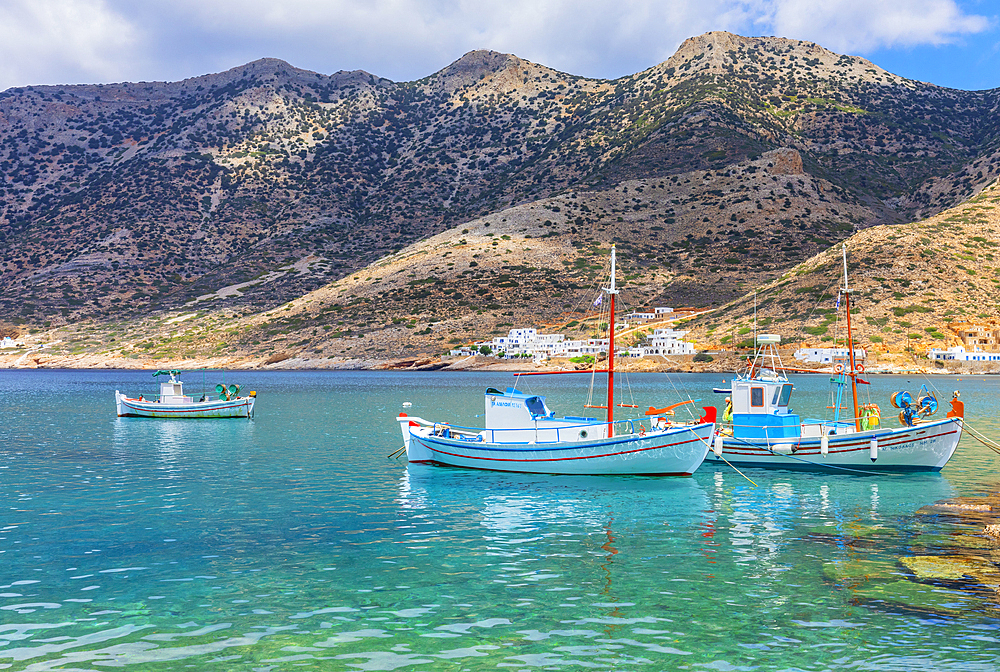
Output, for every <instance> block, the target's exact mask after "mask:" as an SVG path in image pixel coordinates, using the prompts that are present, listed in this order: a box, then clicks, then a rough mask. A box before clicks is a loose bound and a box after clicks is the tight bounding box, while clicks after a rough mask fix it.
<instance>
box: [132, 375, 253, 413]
mask: <svg viewBox="0 0 1000 672" xmlns="http://www.w3.org/2000/svg"><path fill="white" fill-rule="evenodd" d="M180 374H181V372H180V371H177V370H170V371H157V372H156V373H154V374H153V377H154V378H156V377H159V376H169V377H170V379H169V380H167V381H160V394H159V395H157V396H156V397H155V398H153V399H146V398H144V397H143V396H142V395H139V397H138V398H132V397H127V396H125V395H124V394H122V393H121V392H119V391H118V390H115V405H116V407H117V410H118V417H121V418H127V417H141V418H252V417H253V406H254V402H255V401H256V400H257V393H256V392H250V393H249V394H248V395H247V396H245V397H241V396H240V394H239V393H240V386H239V385H229V386H228V387H227V386H226V385H216V386H215V392H216V395H217V396H215V397H214V398H210V397H209V395H207V394H203V395H201V397H200V398H199V399H198V400H197V401H195V399H194V397H191V396H187V395H185V394H184V383H183V382H181V381H180V380H179V379H178V376H179V375H180Z"/></svg>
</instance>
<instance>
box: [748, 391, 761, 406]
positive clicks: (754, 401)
mask: <svg viewBox="0 0 1000 672" xmlns="http://www.w3.org/2000/svg"><path fill="white" fill-rule="evenodd" d="M750 405H751V406H758V407H759V406H763V405H764V388H763V387H751V388H750Z"/></svg>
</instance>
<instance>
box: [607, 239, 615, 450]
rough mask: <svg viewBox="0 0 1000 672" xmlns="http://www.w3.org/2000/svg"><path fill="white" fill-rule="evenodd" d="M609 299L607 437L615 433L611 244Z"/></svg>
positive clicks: (612, 266)
mask: <svg viewBox="0 0 1000 672" xmlns="http://www.w3.org/2000/svg"><path fill="white" fill-rule="evenodd" d="M604 291H606V292H607V293H608V297H609V298H610V299H611V305H610V306H609V309H610V311H611V317H610V321H609V325H610V326H609V328H608V438H609V439H610V438H611V437H612V436H614V434H615V428H614V422H615V410H614V409H615V294H617V293H618V290H616V289H615V246H614V245H612V246H611V286H610V287H609V288H607V289H605V290H604Z"/></svg>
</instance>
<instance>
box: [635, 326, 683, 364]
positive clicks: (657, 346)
mask: <svg viewBox="0 0 1000 672" xmlns="http://www.w3.org/2000/svg"><path fill="white" fill-rule="evenodd" d="M687 333H688V332H686V331H678V330H677V329H673V328H671V327H661V328H659V329H654V330H653V333H652V334H651V335H649V336H647V337H646V340H645V341H644V342H642V343H640V344H639V345H637V346H635V347H634V348H629V350H628V354H629V356H631V357H649V356H653V355H661V356H663V355H693V354H695V352H696V350H695V347H694V343H691V342H688V341H682V340H681V337H682V336H684V335H686V334H687Z"/></svg>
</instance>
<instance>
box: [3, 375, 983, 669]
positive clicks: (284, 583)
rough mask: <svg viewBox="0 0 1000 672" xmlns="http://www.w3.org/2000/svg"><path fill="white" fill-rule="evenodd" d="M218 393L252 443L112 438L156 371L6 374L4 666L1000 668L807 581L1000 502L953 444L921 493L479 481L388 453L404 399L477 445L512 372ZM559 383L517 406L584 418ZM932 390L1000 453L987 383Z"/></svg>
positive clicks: (249, 378) (880, 485)
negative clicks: (465, 428)
mask: <svg viewBox="0 0 1000 672" xmlns="http://www.w3.org/2000/svg"><path fill="white" fill-rule="evenodd" d="M196 378H200V376H199V375H198V374H189V375H188V376H187V382H188V389H189V390H190V391H192V392H196V391H199V390H200V385H201V380H200V379H198V380H196ZM216 378H218V376H216ZM226 378H227V380H226V382H227V383H228V382H240V383H242V384H244V389H245V390H246V389H256V390H258V392H259V397H258V404H257V411H256V412H257V417H256V419H255V420H254V421H246V420H223V421H165V420H148V419H131V418H121V419H119V418H116V417H114V403H113V394H112V393H113V391H114V390H115V389H116V388H119V389H122V390H123V391H129V392H130V393H135V392H140V391H141V392H145V393H147V394H148V393H150V392H153V391H155V388H154V385H153V383H152V379H151V378H150V376H149V372H123V371H110V372H109V371H61V372H52V371H0V669H16V670H50V669H60V670H98V669H100V670H106V669H109V668H126V669H143V670H146V669H149V670H172V669H191V668H194V669H217V670H290V669H301V668H306V669H322V670H398V669H403V670H437V669H454V670H485V669H503V670H589V669H596V670H605V669H645V670H661V669H706V670H736V669H865V670H913V669H927V670H931V669H961V670H994V669H998V668H1000V635H998V634H997V633H998V631H1000V619H997V618H996V612H994V611H990V610H989V609H988V608H985V607H984V606H983V604H982V603H981V602H979V601H977V600H972V599H969V595H968V594H965V593H959V592H957V591H945V589H944V588H941V587H938V588H935V587H933V586H929V585H918V584H914V585H915V586H916V587H917V589H918V590H920V591H924V590H925V591H934V592H935V595H936V596H937V598H938V599H937V603H940V604H944V605H945V607H946V608H945V609H944V613H933V612H926V611H920V610H914V609H908V608H905V607H900V605H899V604H894V603H888V602H881V601H879V600H873V599H871V596H870V595H866V594H864V593H863V591H859V590H858V589H857V586H856V585H854V584H851V583H850V582H844V581H838V580H836V579H834V580H831V579H830V578H825V577H824V573H823V570H824V562H826V563H830V562H838V563H846V562H857V561H868V560H871V561H886V562H889V563H894V562H895V560H896V559H897V558H898V557H900V556H905V555H914V554H933V553H934V551H935V549H934V548H929V547H928V546H927V543H928V542H927V539H934V538H935V537H933V536H928V535H937V534H946V533H949V532H950V531H951V529H952V528H950V527H949V526H948V525H947V522H948V521H945V520H939V519H938V518H937V517H935V516H926V515H915V514H916V512H917V510H918V509H920V508H921V507H922V506H924V505H927V504H930V503H932V502H934V501H936V500H939V499H943V498H947V497H953V496H957V495H976V494H980V493H984V492H995V491H996V484H997V482H998V481H1000V478H998V471H997V464H998V462H997V460H996V459H995V458H996V456H995V455H994V454H993V453H991V452H989V451H988V450H987V449H986V448H984V447H982V446H980V445H979V444H976V443H974V442H972V441H971V440H970V439H968V438H965V439H963V442H962V444H961V446H960V448H959V452H958V454H957V455H956V456H955V458H953V460H952V462H951V463H950V464H949V466H948V467H946V468H945V470H944V471H943V472H942V473H941V474H937V475H910V476H902V477H899V476H879V477H858V476H837V475H832V476H831V475H815V474H803V473H797V472H781V471H760V470H749V471H748V472H747V475H748V476H749V477H750V478H752V479H753V480H754V481H756V483H757V487H754V486H753V485H751V484H750V483H749V482H748V481H747V480H745V479H744V478H743V477H741V476H740V475H738V474H736V473H735V472H733V471H732V470H730V469H728V468H713V467H708V468H703V469H702V470H699V472H698V473H697V474H696V475H695V476H694V477H693V478H690V479H654V478H590V477H546V476H530V475H509V474H495V473H489V472H472V471H462V470H455V469H444V468H435V467H425V466H421V465H409V466H408V465H407V464H406V461H405V459H402V460H398V461H397V460H388V459H387V457H386V456H387V455H388V454H389V453H391V452H392V451H393V450H395V449H396V448H397V447H399V446H400V444H401V439H400V436H399V430H398V428H397V425H396V423H395V422H394V420H393V419H394V417H395V416H396V414H397V413H398V412H399V411H400V410H401V408H402V403H403V401H411V402H412V403H413V406H412V408H408V409H406V411H407V412H408V413H410V414H411V415H421V416H423V417H427V418H433V419H441V420H450V421H454V422H456V423H458V424H471V422H472V421H473V420H474V419H473V416H474V415H476V414H478V413H482V403H483V402H482V391H483V390H484V389H485V387H486V386H489V385H493V386H497V387H501V386H506V385H510V384H512V383H513V376H511V375H510V374H503V373H492V374H456V373H423V374H401V373H372V372H322V373H309V372H245V373H233V372H230V373H228V374H226ZM569 378H572V377H571V376H561V377H553V378H546V379H530V380H528V379H522V382H521V387H522V388H527V389H530V390H531V391H533V392H537V393H542V394H549V401H550V404H551V405H552V406H553V407H554V408H556V410H557V411H558V412H566V413H571V414H572V413H579V412H580V409H579V404H580V403H582V402H583V401H584V399H583V398H582V397H583V395H582V394H581V392H580V389H579V388H580V386H581V381H580V380H574V381H570V380H568V379H569ZM826 380H827V379H826V378H825V377H823V376H811V377H797V378H796V379H795V383H796V396H795V397H793V401H794V402H797V403H794V404H793V405H794V406H795V407H796V408H797V410H800V411H802V412H803V413H804V414H809V415H819V414H821V413H822V411H821V410H820V409H822V408H823V407H824V406H825V405H826V398H825V393H826V389H825V384H826ZM207 382H208V384H209V385H210V386H214V383H215V382H220V381H216V380H215V379H214V378H212V379H210V380H208V381H207ZM629 382H630V384H631V387H632V391H633V393H634V395H635V401H636V403H637V404H639V405H640V407H642V408H645V407H646V406H647V405H656V406H662V405H664V404H666V403H672V402H673V401H675V400H677V399H678V397H677V392H678V391H679V392H681V393H682V394H690V395H692V396H695V397H698V396H700V397H702V398H703V399H704V400H705V402H706V403H713V402H715V403H718V402H719V401H720V398H719V397H713V395H712V394H711V392H710V390H711V388H712V386H713V385H719V384H720V383H721V382H722V379H721V377H720V376H693V375H689V376H672V377H667V376H664V375H662V374H659V375H652V374H650V375H642V376H634V375H633V376H631V377H630V380H629ZM921 382H923V381H922V380H919V379H916V378H913V377H911V378H907V377H885V376H880V377H876V378H874V379H873V383H874V385H873V388H874V390H873V398H874V399H876V400H877V401H879V402H880V403H881V404H882V406H883V409H884V411H886V410H888V409H887V407H888V403H886V400H887V398H888V394H889V393H890V392H893V391H895V390H897V389H903V388H906V389H909V390H910V391H911V392H916V391H917V388H919V386H920V383H921ZM933 382H934V383H935V384H936V385H937V386H938V387H939V388H940V389H941V390H942V391H943V392H944V394H942V395H940V397H941V398H942V399H944V398H946V397H947V396H950V395H948V394H947V391H950V390H951V389H953V388H957V389H961V390H962V394H963V397H962V398H963V400H964V401H965V402H966V415H967V418H968V421H969V423H970V424H972V425H973V426H975V427H976V428H977V429H979V430H981V431H985V432H986V433H988V434H989V435H991V436H993V437H998V436H1000V427H998V422H997V421H996V420H995V419H994V418H993V414H994V413H995V408H996V402H995V400H996V399H997V398H998V393H1000V380H997V379H996V378H982V377H977V378H972V377H966V378H962V379H960V380H957V381H956V379H954V378H935V379H934V380H933ZM817 528H820V531H821V533H817V531H816V529H817ZM858 530H863V531H866V532H865V533H864V534H863V535H861V537H859V536H858V533H857V531H858ZM859 539H860V541H859ZM984 552H987V553H988V552H989V551H988V550H987V551H984ZM993 553H994V554H995V553H996V550H995V549H994V550H993ZM897 571H899V572H900V574H901V576H900V578H901V579H902V578H903V576H902V573H903V570H902V568H901V567H900V568H899V569H898V570H897ZM942 591H945V592H942ZM949 605H950V606H949Z"/></svg>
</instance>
